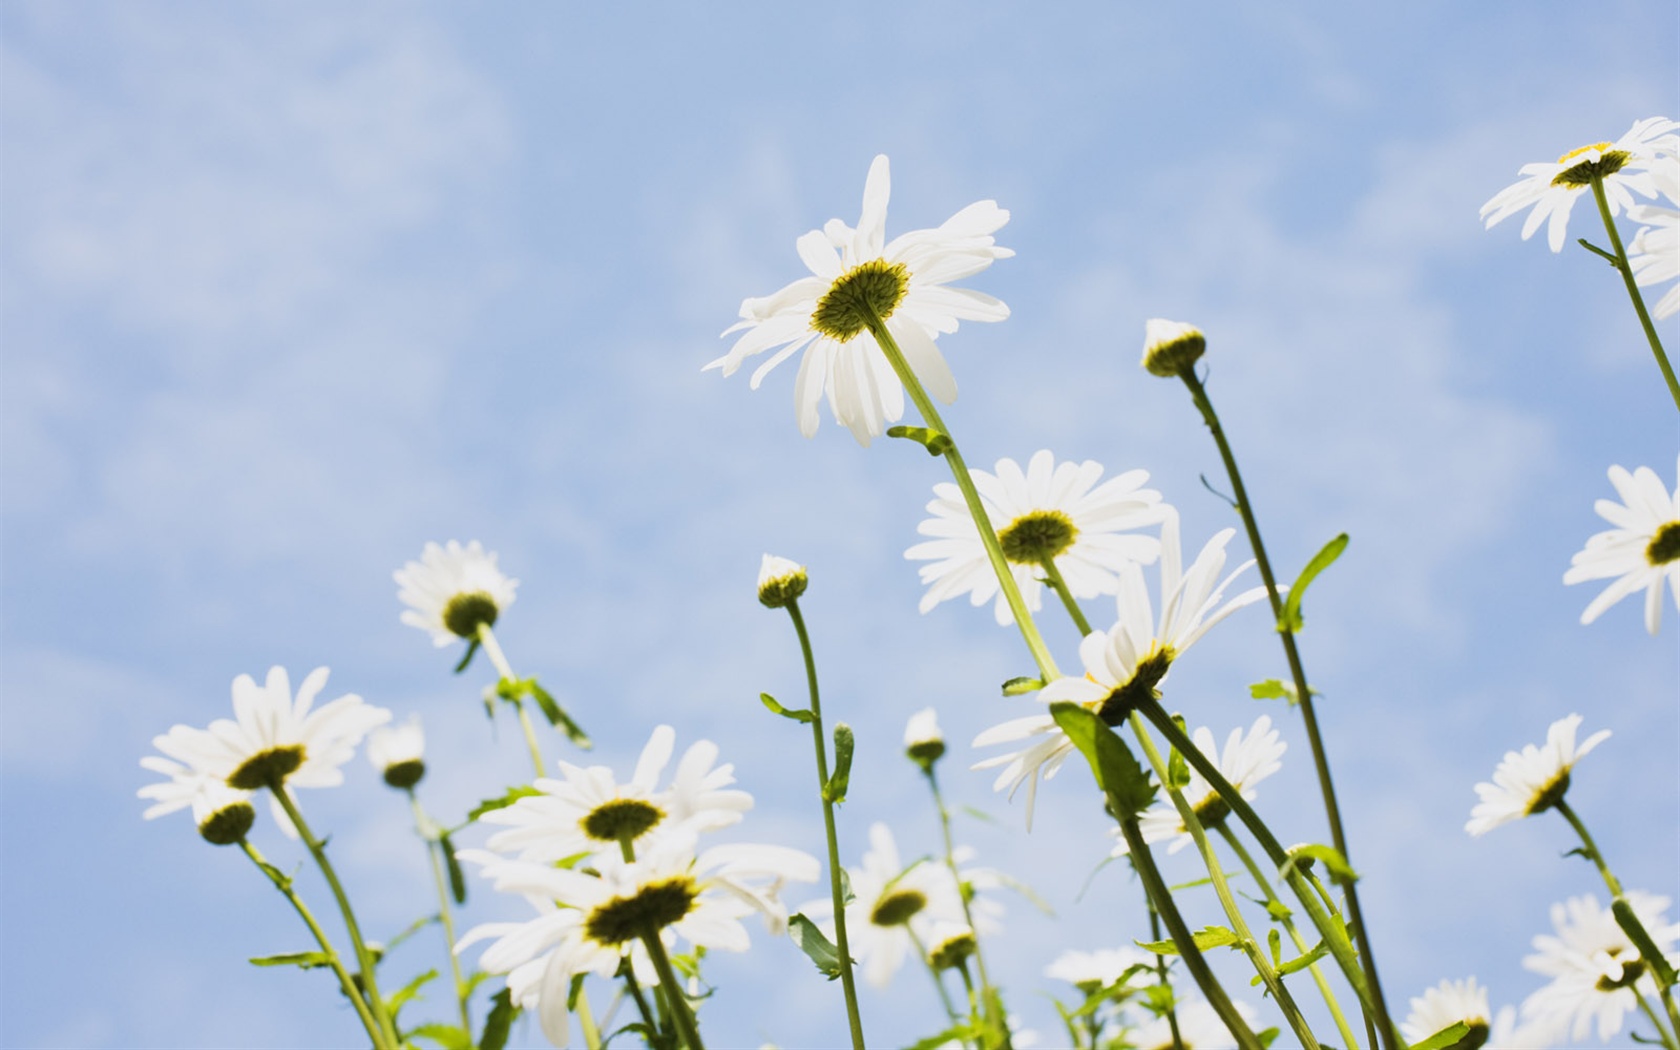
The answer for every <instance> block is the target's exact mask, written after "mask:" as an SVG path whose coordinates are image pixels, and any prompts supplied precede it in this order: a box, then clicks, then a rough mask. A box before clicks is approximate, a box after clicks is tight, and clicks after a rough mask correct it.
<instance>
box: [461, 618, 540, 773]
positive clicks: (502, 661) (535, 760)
mask: <svg viewBox="0 0 1680 1050" xmlns="http://www.w3.org/2000/svg"><path fill="white" fill-rule="evenodd" d="M478 642H479V644H480V645H482V646H484V653H485V655H486V656H488V657H490V662H491V663H492V664H494V665H495V666H496V673H497V674H499V675H501V676H502V678H504V679H506V680H507V681H510V682H517V681H518V680H519V676H518V675H516V674H514V673H513V665H512V664H510V663H508V658H507V654H506V653H504V652H502V646H501V643H500V642H498V641H496V634H495V632H494V631H492V630H490V625H489V624H487V623H481V624H479V625H478ZM513 706H514V709H515V710H517V711H518V712H519V728H520V730H521V731H523V732H524V734H525V746H526V747H528V748H530V750H531V765H532V766H533V767H534V768H535V769H536V771H537V776H539V777H543V776H547V775H548V770H547V768H546V767H544V766H543V757H542V748H540V747H538V746H537V728H536V726H534V725H532V724H531V713H530V712H529V711H527V710H525V701H523V700H515V701H514V702H513Z"/></svg>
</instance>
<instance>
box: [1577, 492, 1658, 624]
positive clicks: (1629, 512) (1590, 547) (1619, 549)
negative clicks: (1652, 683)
mask: <svg viewBox="0 0 1680 1050" xmlns="http://www.w3.org/2000/svg"><path fill="white" fill-rule="evenodd" d="M1675 473H1676V475H1677V477H1676V484H1675V488H1674V491H1673V492H1672V493H1670V492H1669V491H1668V488H1667V487H1666V486H1665V485H1663V482H1662V479H1661V478H1659V477H1658V476H1657V472H1656V471H1654V470H1652V469H1651V468H1650V467H1640V468H1639V469H1638V470H1636V471H1634V472H1633V473H1631V474H1630V473H1628V472H1627V471H1626V470H1624V469H1622V468H1621V467H1619V466H1617V467H1611V468H1610V484H1611V485H1614V486H1615V488H1616V494H1617V495H1619V496H1620V497H1622V502H1620V503H1616V502H1614V501H1613V500H1607V499H1601V500H1599V501H1598V502H1597V503H1594V504H1593V510H1595V511H1597V512H1598V516H1599V517H1601V518H1603V519H1604V520H1605V521H1608V522H1609V523H1610V524H1611V525H1614V526H1615V528H1613V529H1606V530H1604V531H1603V532H1600V533H1595V534H1594V535H1592V536H1590V537H1588V538H1587V545H1586V546H1585V547H1582V548H1581V549H1580V550H1579V551H1576V552H1575V556H1574V557H1573V558H1571V559H1569V571H1568V572H1566V573H1564V574H1563V582H1564V583H1569V584H1573V583H1584V582H1586V581H1587V580H1607V579H1611V578H1612V577H1614V580H1613V581H1612V582H1611V584H1610V586H1608V587H1606V588H1604V590H1603V591H1601V592H1599V595H1598V597H1596V598H1594V599H1593V600H1592V601H1591V602H1589V603H1588V604H1587V608H1586V611H1584V612H1583V613H1581V622H1582V623H1584V624H1587V623H1592V622H1593V621H1594V620H1596V619H1598V617H1599V616H1600V614H1602V613H1603V612H1604V610H1606V609H1608V608H1610V606H1612V605H1615V604H1616V603H1617V602H1619V601H1621V600H1622V599H1623V598H1626V597H1627V596H1628V595H1630V594H1632V593H1634V592H1635V591H1639V590H1643V591H1644V592H1645V629H1646V630H1647V631H1649V632H1651V633H1652V634H1656V633H1657V628H1658V627H1659V626H1660V625H1661V624H1662V599H1663V581H1664V580H1667V581H1668V588H1669V591H1670V593H1672V594H1673V595H1674V604H1675V606H1676V607H1677V608H1680V460H1677V463H1676V467H1675Z"/></svg>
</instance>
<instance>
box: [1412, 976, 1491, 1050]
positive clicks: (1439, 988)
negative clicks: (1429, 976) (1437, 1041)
mask: <svg viewBox="0 0 1680 1050" xmlns="http://www.w3.org/2000/svg"><path fill="white" fill-rule="evenodd" d="M1410 1005H1411V1008H1412V1010H1411V1013H1410V1014H1408V1015H1407V1017H1406V1020H1405V1021H1404V1022H1402V1023H1401V1025H1400V1032H1401V1034H1402V1035H1404V1036H1405V1037H1406V1041H1407V1042H1409V1043H1421V1042H1423V1041H1424V1040H1425V1039H1428V1038H1429V1037H1430V1036H1432V1035H1434V1034H1435V1033H1436V1032H1440V1031H1443V1030H1445V1029H1447V1028H1451V1027H1452V1026H1453V1025H1455V1024H1458V1023H1459V1022H1463V1023H1464V1024H1466V1025H1468V1026H1470V1032H1469V1033H1468V1034H1467V1035H1466V1036H1465V1037H1464V1044H1465V1045H1468V1046H1480V1045H1481V1044H1482V1042H1483V1041H1485V1040H1486V1039H1487V1036H1488V1031H1489V1028H1490V1025H1491V1024H1492V1022H1491V1020H1490V1018H1491V1016H1492V1015H1491V1014H1490V1013H1489V1011H1488V993H1487V989H1486V988H1483V987H1481V986H1480V985H1478V984H1477V983H1476V979H1475V978H1474V977H1471V978H1468V979H1466V980H1463V981H1442V982H1441V983H1440V984H1438V985H1436V986H1435V987H1433V988H1430V989H1427V990H1426V991H1425V992H1424V993H1423V994H1422V995H1420V996H1418V997H1416V998H1415V999H1413V1000H1412V1001H1411V1004H1410ZM1478 1032H1479V1038H1478Z"/></svg>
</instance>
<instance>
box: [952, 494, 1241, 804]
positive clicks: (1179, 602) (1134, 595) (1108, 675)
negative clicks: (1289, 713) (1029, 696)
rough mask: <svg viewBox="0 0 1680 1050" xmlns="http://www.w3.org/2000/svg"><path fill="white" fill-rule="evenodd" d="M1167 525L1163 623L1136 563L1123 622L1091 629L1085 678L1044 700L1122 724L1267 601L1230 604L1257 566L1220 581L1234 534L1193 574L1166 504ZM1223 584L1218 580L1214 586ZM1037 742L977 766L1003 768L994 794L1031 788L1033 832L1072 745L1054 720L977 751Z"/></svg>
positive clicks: (1040, 718)
mask: <svg viewBox="0 0 1680 1050" xmlns="http://www.w3.org/2000/svg"><path fill="white" fill-rule="evenodd" d="M1163 509H1164V512H1165V520H1164V522H1163V524H1162V526H1161V618H1160V621H1159V622H1156V620H1155V614H1154V612H1153V610H1152V607H1151V605H1150V602H1149V591H1148V589H1147V588H1146V587H1145V586H1144V582H1143V569H1142V568H1140V567H1139V566H1138V565H1137V564H1136V563H1135V562H1134V563H1132V564H1129V565H1127V566H1126V567H1125V568H1124V569H1122V570H1121V572H1120V594H1119V597H1118V598H1117V599H1116V607H1117V609H1118V613H1119V619H1118V620H1117V621H1116V622H1115V624H1114V626H1113V627H1111V628H1110V629H1109V630H1108V632H1107V633H1106V634H1105V633H1103V632H1101V631H1093V632H1091V633H1090V634H1088V635H1086V636H1085V640H1084V641H1083V642H1081V643H1080V645H1079V658H1080V661H1081V662H1082V663H1083V664H1084V665H1085V676H1084V677H1083V678H1058V679H1057V680H1056V681H1054V682H1051V683H1050V684H1049V685H1047V686H1045V687H1044V688H1043V689H1041V690H1040V691H1039V694H1038V699H1039V700H1040V701H1041V702H1043V703H1045V704H1049V703H1053V702H1055V701H1057V700H1068V701H1071V702H1073V703H1076V704H1081V705H1083V706H1084V707H1085V708H1087V709H1088V710H1090V711H1093V712H1095V713H1097V714H1098V715H1101V716H1102V718H1103V720H1104V721H1106V722H1108V723H1109V724H1110V725H1117V724H1119V722H1120V721H1121V720H1122V719H1124V718H1125V717H1126V715H1127V714H1129V713H1130V712H1131V711H1132V709H1133V708H1135V707H1136V706H1137V705H1138V704H1140V703H1142V702H1144V701H1146V700H1149V699H1151V698H1153V697H1155V696H1156V695H1158V694H1157V690H1156V687H1157V686H1158V685H1160V684H1161V683H1162V682H1163V681H1165V680H1166V677H1167V672H1168V670H1169V669H1170V667H1171V665H1172V663H1173V661H1174V660H1176V659H1178V658H1179V657H1180V656H1182V655H1183V654H1184V653H1185V652H1186V651H1187V650H1188V649H1189V648H1190V647H1191V646H1192V645H1194V644H1195V643H1196V642H1197V640H1199V639H1200V638H1201V637H1202V636H1203V635H1204V634H1206V633H1207V632H1208V630H1209V629H1210V628H1212V627H1213V626H1214V625H1215V624H1217V623H1219V621H1221V620H1223V619H1225V617H1227V616H1229V615H1231V614H1232V613H1234V612H1236V611H1237V610H1238V609H1241V608H1243V607H1245V606H1248V605H1252V604H1254V603H1255V602H1257V601H1260V600H1261V599H1263V598H1265V596H1266V589H1265V588H1264V587H1256V588H1253V589H1252V590H1247V591H1244V592H1243V593H1241V594H1239V595H1237V596H1236V597H1235V598H1232V599H1231V600H1230V601H1228V602H1227V601H1225V600H1224V598H1225V589H1226V588H1227V587H1229V586H1230V585H1231V582H1232V581H1233V580H1235V579H1236V578H1237V577H1238V576H1240V575H1242V574H1243V573H1244V572H1246V571H1247V570H1248V567H1249V566H1251V565H1253V564H1254V562H1253V561H1247V562H1244V563H1243V564H1242V565H1239V566H1238V567H1237V569H1236V571H1235V572H1233V573H1231V574H1230V575H1229V576H1227V577H1225V579H1224V580H1222V581H1220V580H1219V579H1218V578H1219V573H1220V571H1221V570H1223V569H1224V567H1225V545H1226V544H1227V543H1229V542H1230V541H1231V537H1232V536H1234V535H1236V530H1234V529H1225V530H1223V531H1221V532H1220V533H1219V534H1218V535H1216V536H1214V537H1213V539H1211V540H1209V541H1208V542H1207V546H1205V547H1203V548H1202V551H1201V553H1200V554H1199V555H1197V557H1196V561H1195V563H1194V564H1192V565H1191V566H1190V569H1189V571H1188V572H1184V571H1182V570H1181V564H1182V556H1181V554H1180V550H1179V539H1178V514H1177V513H1176V512H1175V511H1173V510H1172V508H1170V507H1164V508H1163ZM1216 581H1218V582H1216ZM1018 741H1031V743H1029V744H1028V745H1027V746H1026V747H1024V748H1022V749H1021V750H1019V751H1014V752H1011V753H1009V754H1006V755H999V756H996V757H994V758H988V759H986V760H985V761H983V762H977V763H975V765H974V768H975V769H989V768H992V767H994V766H1002V767H1004V768H1003V772H1002V773H1000V774H999V775H998V779H997V783H996V784H995V785H994V788H995V789H996V790H999V791H1001V790H1003V789H1004V788H1008V789H1009V792H1010V795H1011V796H1013V795H1014V793H1015V791H1016V790H1017V789H1018V788H1020V786H1021V785H1022V784H1027V785H1028V788H1027V827H1028V828H1029V829H1030V828H1031V827H1032V813H1033V803H1034V801H1035V800H1036V798H1037V794H1038V780H1039V776H1040V774H1042V775H1043V776H1044V778H1045V779H1049V778H1050V777H1052V776H1054V775H1055V774H1056V771H1057V770H1058V769H1060V768H1061V765H1062V763H1063V762H1064V761H1065V760H1066V759H1067V756H1068V755H1069V754H1071V753H1072V752H1073V750H1074V747H1073V742H1072V741H1071V740H1069V739H1068V737H1067V734H1066V733H1064V732H1062V729H1061V727H1060V726H1058V725H1057V724H1056V720H1055V719H1054V718H1052V717H1050V716H1049V715H1047V714H1045V715H1033V716H1031V717H1028V718H1017V719H1014V720H1012V721H1009V722H1004V723H1002V724H1000V725H995V726H993V727H992V728H990V729H988V730H986V731H985V732H983V733H981V734H980V735H979V736H977V737H975V738H974V746H975V747H989V746H991V745H993V744H1010V743H1016V742H1018Z"/></svg>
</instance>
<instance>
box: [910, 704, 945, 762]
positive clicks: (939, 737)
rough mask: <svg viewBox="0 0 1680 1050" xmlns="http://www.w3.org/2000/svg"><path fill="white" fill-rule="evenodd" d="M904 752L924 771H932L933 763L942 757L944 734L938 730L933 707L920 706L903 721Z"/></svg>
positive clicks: (936, 716)
mask: <svg viewBox="0 0 1680 1050" xmlns="http://www.w3.org/2000/svg"><path fill="white" fill-rule="evenodd" d="M904 753H905V754H906V755H909V756H910V761H912V762H914V763H916V764H917V765H918V766H921V767H922V772H924V773H931V772H933V764H934V763H935V762H938V761H939V760H940V759H941V758H943V757H944V755H945V736H944V734H942V733H941V732H940V731H939V713H938V712H937V711H935V710H934V709H933V708H931V707H924V708H922V709H921V710H920V711H917V712H916V713H915V714H913V715H911V716H910V721H909V722H907V723H905V726H904Z"/></svg>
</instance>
